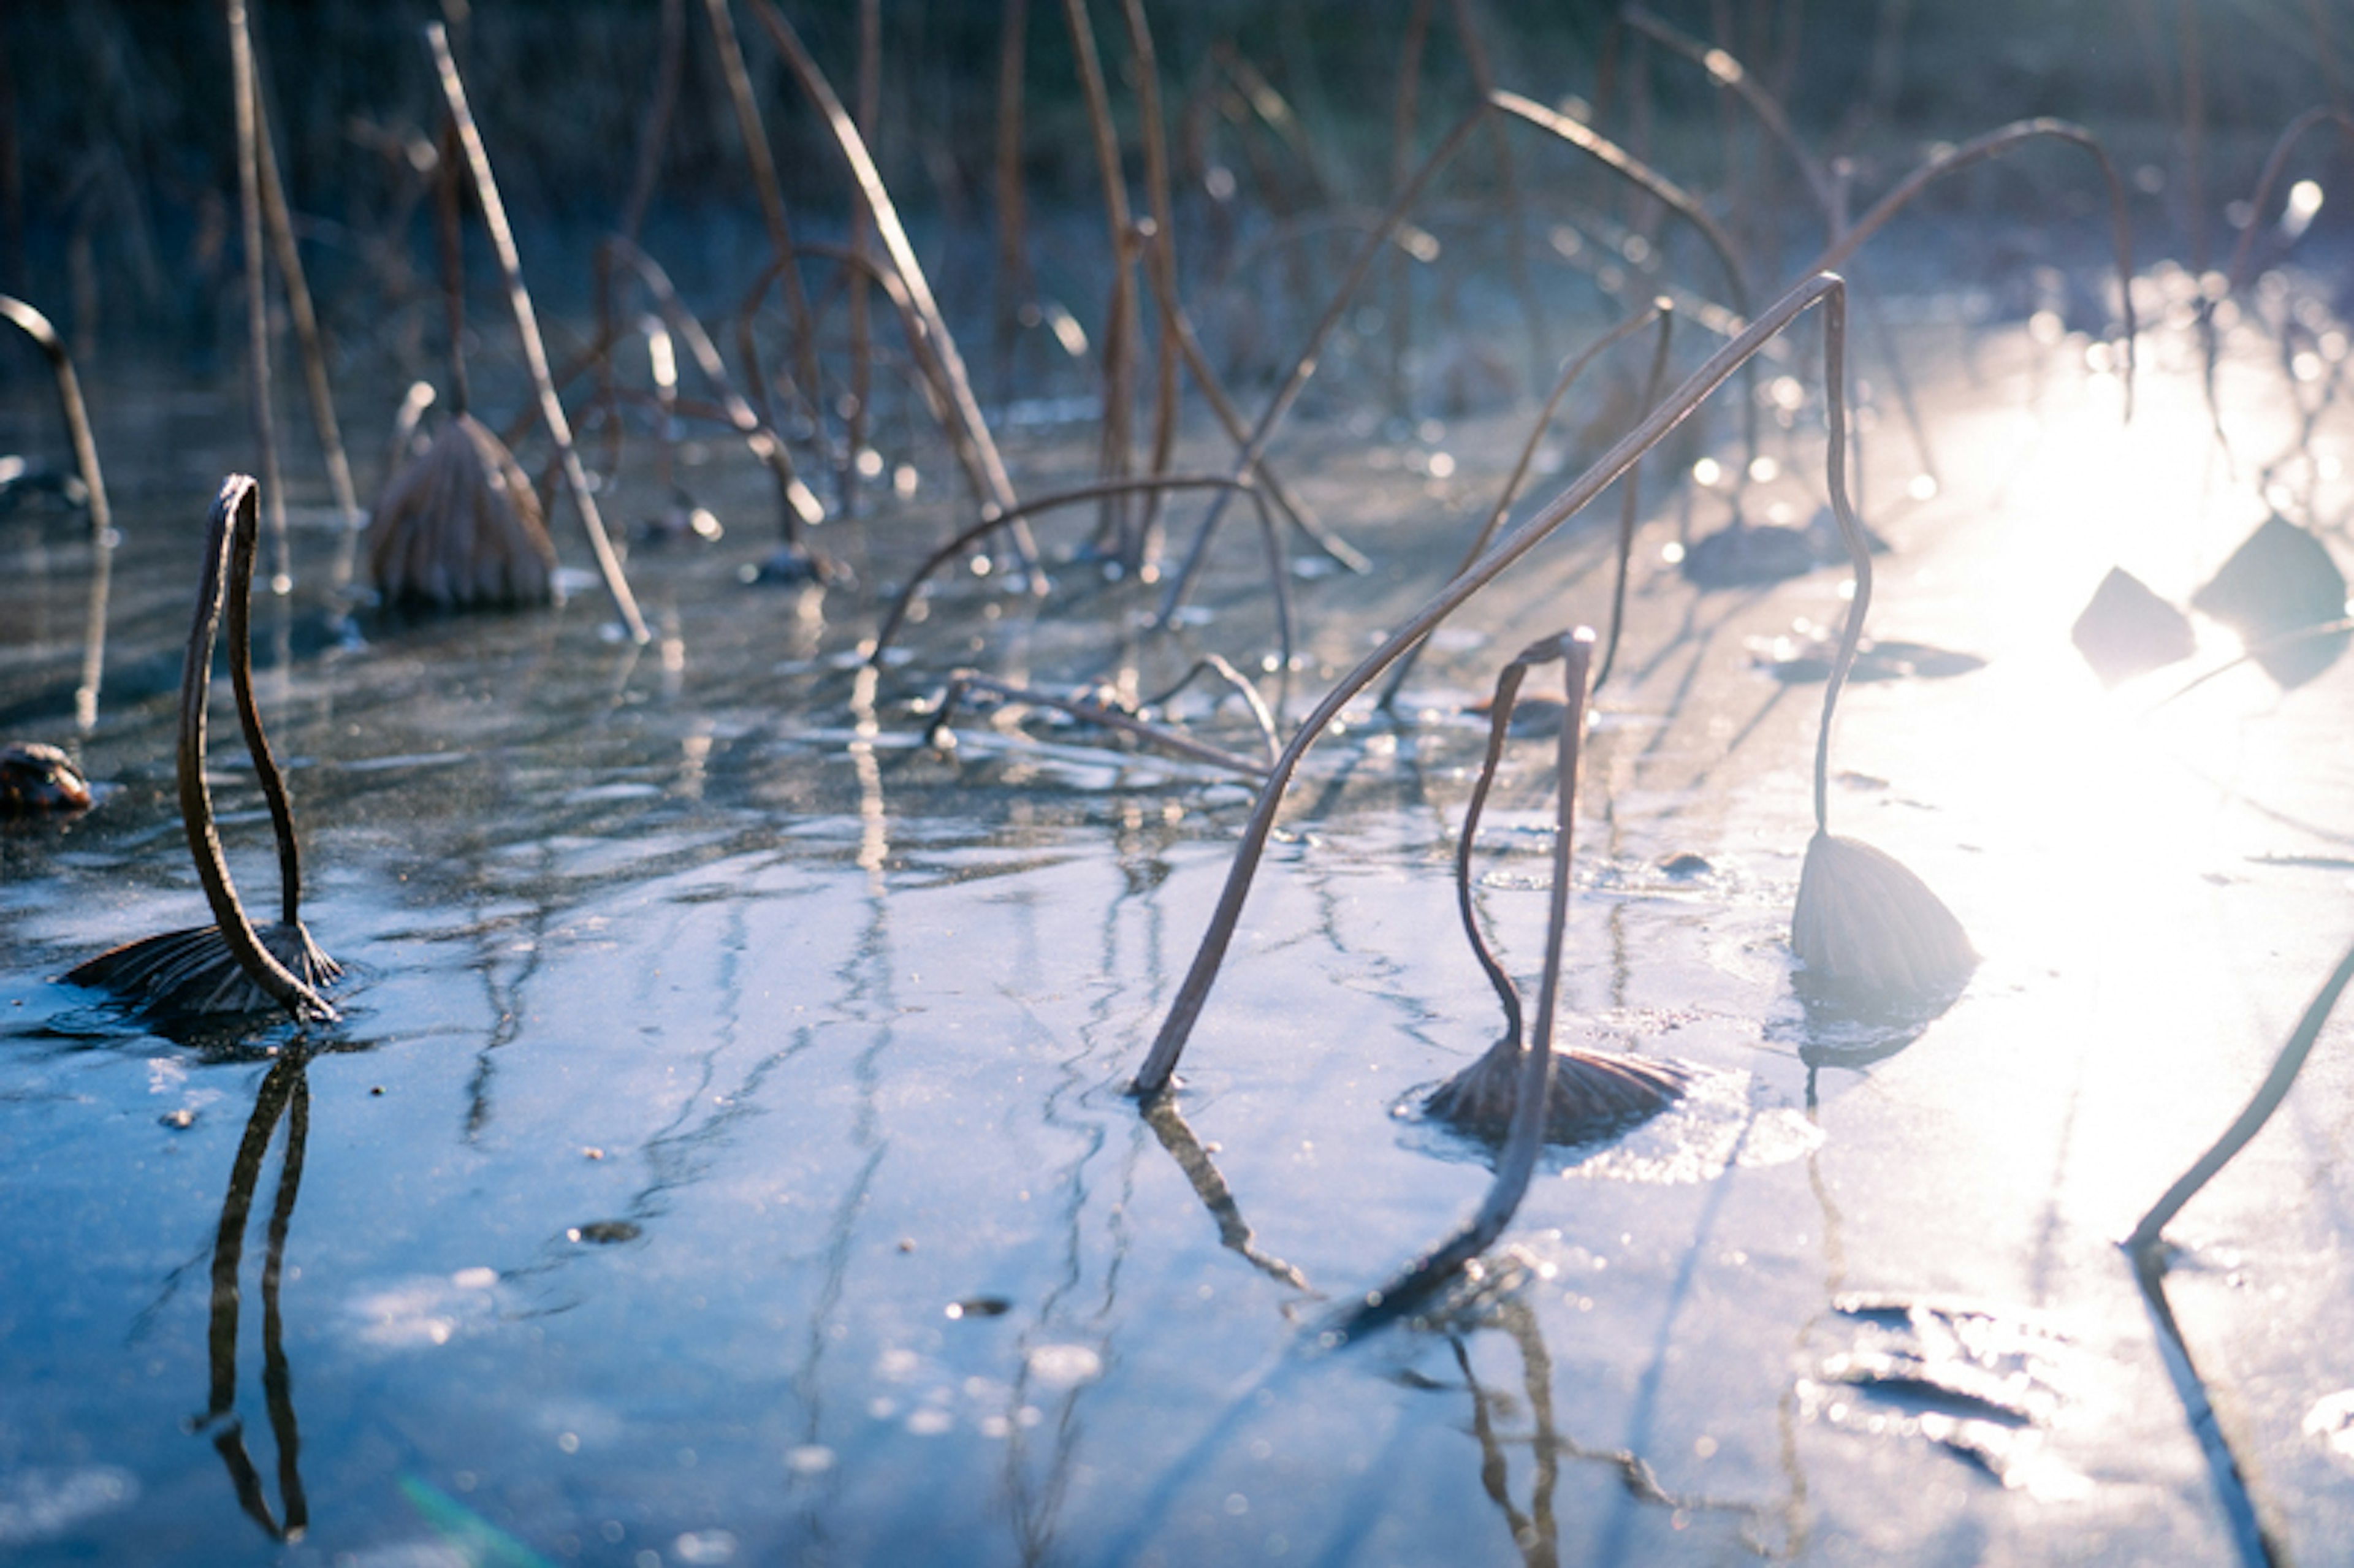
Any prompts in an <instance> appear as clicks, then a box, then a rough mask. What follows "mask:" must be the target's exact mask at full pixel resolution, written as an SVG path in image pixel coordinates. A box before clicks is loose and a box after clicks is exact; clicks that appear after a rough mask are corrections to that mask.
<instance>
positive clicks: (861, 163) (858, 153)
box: [752, 0, 1045, 592]
mask: <svg viewBox="0 0 2354 1568" xmlns="http://www.w3.org/2000/svg"><path fill="white" fill-rule="evenodd" d="M752 14H753V15H754V16H758V17H759V19H760V23H761V26H765V27H766V28H768V30H769V37H771V38H773V39H774V40H775V41H776V45H777V48H778V49H779V51H780V52H782V53H783V55H784V57H785V59H786V62H787V63H788V64H789V65H790V66H791V67H792V70H793V75H794V77H795V78H796V79H798V80H799V81H800V82H801V90H802V91H803V92H805V93H807V94H808V95H809V99H810V101H811V103H812V104H814V105H815V106H816V107H817V110H818V111H819V113H820V114H821V115H822V116H823V118H824V120H825V122H826V126H827V128H828V129H829V130H830V131H832V133H833V139H834V143H835V144H836V145H837V146H838V147H840V148H841V150H842V156H843V162H844V163H846V164H848V165H849V166H850V174H851V178H852V179H853V180H854V182H856V184H857V186H858V190H859V194H860V195H861V196H863V197H864V199H865V202H866V206H867V209H868V211H870V212H872V213H873V214H874V217H875V232H876V233H877V235H878V236H879V237H880V238H882V241H883V249H885V252H887V253H888V254H889V256H890V258H891V265H892V266H893V267H894V268H896V270H898V273H899V282H900V285H901V286H902V287H903V288H905V289H906V290H907V298H908V300H909V301H910V302H912V303H913V304H914V305H915V308H916V312H917V314H918V315H919V316H920V317H921V318H922V320H923V326H924V333H923V336H922V337H921V338H920V339H918V340H917V342H918V345H919V353H918V355H917V363H918V364H920V365H923V366H927V368H928V371H929V372H930V373H931V374H932V375H933V376H934V377H935V378H936V380H937V381H938V385H939V391H940V393H941V395H942V397H943V398H944V400H945V401H946V402H947V404H948V406H949V408H952V409H954V410H955V413H956V418H957V421H958V422H959V423H960V425H961V426H962V427H963V429H964V436H965V440H966V442H967V443H968V444H969V446H970V449H971V451H972V454H973V457H974V460H975V466H976V467H977V468H978V470H979V471H978V473H977V474H976V475H975V476H974V478H975V489H976V490H977V491H978V492H979V494H980V497H981V503H982V504H983V505H984V506H993V507H994V508H996V509H997V510H998V511H999V512H1001V513H1005V512H1012V511H1013V510H1014V509H1015V508H1016V507H1017V506H1019V505H1020V504H1021V502H1020V500H1019V498H1018V497H1016V496H1015V494H1014V493H1013V480H1012V479H1011V478H1010V477H1009V476H1008V475H1007V473H1006V471H1005V463H1004V461H1003V460H1002V458H1001V457H1000V456H999V455H998V451H997V443H996V442H995V441H994V440H991V437H990V433H989V422H988V421H987V420H986V419H984V418H981V405H980V404H979V403H978V402H977V401H975V400H974V397H973V395H972V382H971V379H970V377H969V376H966V374H965V368H964V360H963V358H962V357H961V356H960V355H959V354H958V353H957V346H956V339H955V338H954V337H952V336H951V335H949V324H948V322H947V320H946V318H944V317H943V316H942V315H941V314H940V307H939V303H938V301H936V300H935V299H934V298H933V297H932V287H931V284H930V283H929V282H928V281H927V280H926V279H925V276H924V269H923V266H922V264H921V263H919V262H918V261H917V260H916V249H915V247H914V246H913V245H911V244H909V243H908V240H907V229H906V228H905V227H903V226H902V225H901V224H900V222H899V210H898V208H897V207H895V206H894V205H893V204H892V201H891V193H890V191H889V190H888V189H886V188H885V185H884V184H883V175H882V174H881V173H880V171H878V170H877V169H876V168H875V160H874V159H873V157H871V156H870V155H869V154H868V153H867V151H866V142H865V139H864V137H862V136H860V135H859V133H858V127H857V126H856V125H855V124H854V123H853V122H852V121H851V118H850V116H849V114H848V112H847V111H844V110H843V107H842V101H841V100H840V99H839V98H836V97H835V96H834V93H833V89H832V86H830V85H829V84H828V83H827V81H826V79H825V74H824V73H823V72H822V71H821V70H819V69H818V66H817V61H816V60H815V59H814V58H811V55H810V52H809V50H808V49H807V48H804V47H803V46H802V43H801V35H800V34H798V33H796V32H795V31H793V26H792V24H791V23H790V22H788V21H786V20H785V18H784V15H783V13H781V12H779V10H778V9H777V8H776V6H775V5H772V4H770V0H752ZM1007 534H1008V536H1009V537H1011V538H1012V540H1013V548H1014V553H1015V556H1017V557H1018V558H1019V559H1020V561H1021V563H1022V567H1023V572H1024V573H1025V574H1026V575H1027V576H1028V577H1029V579H1030V584H1031V588H1032V591H1033V592H1043V591H1044V588H1045V578H1044V574H1043V573H1042V571H1041V570H1040V568H1039V564H1038V546H1037V542H1036V541H1035V540H1034V539H1033V538H1032V537H1031V536H1030V531H1029V529H1028V528H1027V526H1025V525H1024V524H1023V523H1022V521H1021V520H1020V519H1019V518H1016V519H1014V520H1013V522H1011V523H1010V524H1007Z"/></svg>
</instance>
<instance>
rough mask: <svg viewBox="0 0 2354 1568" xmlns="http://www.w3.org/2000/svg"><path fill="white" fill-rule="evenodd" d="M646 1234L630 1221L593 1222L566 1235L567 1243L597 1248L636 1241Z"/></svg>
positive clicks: (577, 1227)
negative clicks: (583, 1243)
mask: <svg viewBox="0 0 2354 1568" xmlns="http://www.w3.org/2000/svg"><path fill="white" fill-rule="evenodd" d="M643 1234H645V1232H644V1229H643V1227H642V1226H640V1225H638V1224H635V1223H634V1222H632V1221H629V1220H591V1221H589V1222H588V1224H585V1225H575V1226H574V1227H573V1228H572V1229H570V1230H568V1231H567V1232H565V1233H564V1235H565V1239H566V1240H567V1241H576V1242H587V1243H590V1244H592V1245H597V1246H611V1245H613V1244H614V1243H616V1242H625V1241H635V1240H637V1239H638V1237H639V1236H641V1235H643Z"/></svg>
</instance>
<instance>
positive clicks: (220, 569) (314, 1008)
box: [177, 474, 336, 1022]
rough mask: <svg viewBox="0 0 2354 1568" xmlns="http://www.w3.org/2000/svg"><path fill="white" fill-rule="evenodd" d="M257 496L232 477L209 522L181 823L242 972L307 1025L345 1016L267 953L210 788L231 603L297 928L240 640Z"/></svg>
mask: <svg viewBox="0 0 2354 1568" xmlns="http://www.w3.org/2000/svg"><path fill="white" fill-rule="evenodd" d="M255 489H256V486H255V484H254V482H253V480H252V479H250V478H249V477H248V476H246V475H244V474H232V475H230V476H229V478H228V480H227V481H226V482H223V483H222V485H221V488H220V494H219V496H218V497H217V499H215V501H214V502H213V509H212V514H211V515H210V516H209V517H208V518H207V521H206V534H205V563H204V577H203V579H202V581H201V583H200V584H199V586H198V588H197V589H196V625H195V626H194V627H193V628H192V629H191V630H190V631H189V633H188V652H187V657H186V660H185V661H184V662H183V663H182V665H181V668H180V745H179V756H178V759H177V760H178V767H177V773H178V779H179V796H180V821H181V823H182V825H183V826H184V827H185V828H186V830H187V835H188V848H189V850H190V852H191V853H193V854H194V855H195V857H196V880H197V881H198V882H199V883H201V884H202V885H203V886H204V890H205V902H206V903H207V905H209V906H211V908H212V912H213V923H214V924H215V926H217V927H218V928H219V930H220V934H221V938H222V940H223V941H224V942H226V943H227V944H228V950H229V951H230V953H231V954H233V955H234V956H235V957H236V959H237V961H238V964H239V967H240V968H242V969H244V970H245V972H246V973H247V974H248V975H249V976H251V977H252V978H253V981H254V983H255V984H256V985H259V986H260V988H261V989H262V990H263V991H267V992H268V993H269V994H270V999H271V1000H272V1001H276V1002H277V1003H278V1005H279V1006H281V1007H282V1008H284V1009H285V1010H286V1011H287V1012H289V1013H291V1014H292V1015H293V1017H294V1018H295V1019H296V1020H297V1021H298V1022H324V1021H328V1020H332V1019H334V1017H335V1016H336V1014H335V1010H334V1008H333V1007H331V1006H329V1005H328V1003H327V1001H326V999H325V998H324V997H323V996H321V995H320V994H319V993H318V992H317V991H313V990H312V989H311V987H310V986H309V985H307V984H305V983H304V982H303V981H302V980H301V979H300V978H299V977H298V976H296V975H295V974H294V973H293V971H292V970H291V969H288V968H287V967H286V966H285V965H283V964H281V963H280V962H279V961H278V959H277V958H276V957H275V956H273V955H272V954H271V953H270V949H269V948H265V947H263V946H262V944H261V938H260V937H259V936H257V935H256V934H255V932H254V929H253V922H252V921H250V920H249V919H248V918H247V917H246V913H245V906H244V905H243V904H242V903H241V902H239V898H238V895H237V885H236V884H235V883H233V882H232V881H230V880H229V874H228V860H227V858H226V857H225V856H224V855H223V854H222V853H221V842H220V832H219V830H218V829H217V827H216V826H215V824H214V821H213V798H212V792H211V791H210V790H209V789H207V788H206V787H205V732H206V728H207V723H206V719H207V709H208V708H209V706H210V699H211V696H212V675H213V643H214V639H215V637H216V635H217V630H218V629H219V626H220V621H221V610H222V600H223V599H224V598H226V599H228V608H229V614H230V620H231V625H232V627H233V629H234V630H232V631H231V633H230V637H231V641H230V644H229V668H230V671H231V676H232V679H233V680H234V681H235V682H236V684H237V691H238V717H239V722H240V723H243V724H245V726H246V740H247V744H248V745H249V746H250V747H252V748H253V764H254V768H255V770H256V772H257V773H259V774H260V776H261V779H262V789H263V791H264V793H265V794H267V795H268V796H269V797H270V826H271V827H272V828H273V829H278V830H279V831H280V832H281V838H280V840H279V846H278V862H279V868H280V874H281V877H282V878H283V879H284V880H283V884H282V886H281V893H280V899H281V904H282V905H283V906H284V907H285V908H286V910H287V914H288V916H289V918H290V920H291V919H292V915H293V912H294V906H295V900H296V899H298V898H299V897H300V890H301V882H300V879H299V874H298V872H299V868H298V865H297V859H298V857H297V853H296V851H295V849H294V841H293V834H292V821H291V819H290V818H288V817H287V816H285V815H284V814H283V813H284V798H285V782H284V780H283V779H282V778H281V777H280V775H279V773H278V769H277V765H276V763H275V762H274V761H272V760H271V759H270V752H269V748H268V746H267V743H266V742H265V741H264V740H263V739H262V736H261V731H260V722H259V720H258V718H256V719H249V718H248V716H247V715H248V714H249V705H250V703H251V702H252V685H251V682H252V673H251V655H250V653H249V652H248V651H247V642H246V639H245V638H244V637H243V636H241V635H239V633H240V632H242V631H243V630H244V629H245V624H246V622H245V617H246V611H245V609H244V608H243V601H244V600H245V599H247V598H248V594H249V589H248V588H246V587H245V586H244V585H246V584H248V583H249V581H250V567H251V565H252V562H253V556H254V552H255V541H256V539H257V537H258V536H259V535H260V526H261V524H260V505H259V503H258V502H259V498H258V497H257V496H256V494H255ZM233 538H234V546H233V545H232V539H233ZM232 553H234V554H235V556H236V558H237V560H238V562H239V565H240V566H241V567H244V568H246V570H245V571H244V572H243V573H242V574H240V575H239V576H237V577H236V578H235V579H234V581H232V580H231V579H230V577H229V575H228V574H229V571H230V557H231V556H232Z"/></svg>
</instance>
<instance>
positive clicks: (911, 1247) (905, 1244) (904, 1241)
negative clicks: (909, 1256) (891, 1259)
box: [899, 1236, 916, 1252]
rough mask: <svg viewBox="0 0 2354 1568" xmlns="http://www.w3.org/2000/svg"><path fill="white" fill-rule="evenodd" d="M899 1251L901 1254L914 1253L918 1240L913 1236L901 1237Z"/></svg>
mask: <svg viewBox="0 0 2354 1568" xmlns="http://www.w3.org/2000/svg"><path fill="white" fill-rule="evenodd" d="M899 1250H900V1251H901V1252H913V1251H915V1250H916V1238H915V1237H913V1236H901V1237H900V1238H899Z"/></svg>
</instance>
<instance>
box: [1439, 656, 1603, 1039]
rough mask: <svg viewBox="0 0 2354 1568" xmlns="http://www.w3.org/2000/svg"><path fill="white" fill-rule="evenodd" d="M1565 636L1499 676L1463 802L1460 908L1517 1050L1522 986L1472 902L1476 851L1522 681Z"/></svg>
mask: <svg viewBox="0 0 2354 1568" xmlns="http://www.w3.org/2000/svg"><path fill="white" fill-rule="evenodd" d="M1559 641H1561V639H1559V638H1558V637H1552V638H1547V639H1546V640H1545V641H1543V642H1539V643H1537V644H1535V645H1533V646H1532V647H1529V648H1525V649H1522V651H1521V652H1520V655H1519V656H1518V657H1517V658H1515V659H1514V660H1513V661H1512V662H1511V663H1509V664H1507V665H1505V666H1504V668H1503V672H1502V673H1500V674H1499V675H1498V676H1497V677H1496V692H1495V695H1494V696H1493V697H1491V698H1490V700H1489V704H1488V755H1487V756H1486V758H1483V759H1482V760H1481V762H1480V764H1479V778H1478V779H1476V780H1474V781H1473V783H1472V785H1471V800H1470V803H1469V804H1468V805H1466V806H1465V807H1464V808H1463V832H1462V835H1461V837H1460V838H1458V840H1457V841H1456V844H1455V907H1456V911H1457V913H1458V914H1459V915H1460V916H1462V919H1463V936H1464V938H1465V939H1466V940H1468V941H1469V943H1470V944H1471V956H1472V957H1473V958H1475V959H1479V969H1480V972H1481V973H1483V974H1485V975H1486V976H1487V977H1488V983H1489V984H1490V986H1492V987H1494V988H1495V991H1496V1000H1497V1001H1499V1002H1501V1003H1502V1004H1503V1008H1504V1037H1505V1038H1506V1039H1507V1040H1510V1041H1511V1043H1512V1048H1513V1049H1514V1050H1518V1049H1519V1048H1520V1044H1521V992H1520V988H1519V987H1517V986H1515V985H1514V984H1512V977H1511V976H1510V975H1508V974H1506V973H1505V972H1504V966H1503V965H1501V964H1500V963H1498V962H1497V961H1496V955H1495V954H1494V953H1493V952H1492V951H1490V948H1489V947H1488V937H1487V933H1486V932H1484V931H1482V930H1480V929H1479V913H1478V912H1477V911H1476V910H1474V909H1473V908H1472V907H1471V852H1472V850H1473V849H1474V848H1475V847H1476V846H1477V845H1478V843H1479V818H1480V815H1481V813H1482V812H1484V811H1485V810H1487V807H1488V791H1489V789H1490V787H1492V786H1493V785H1494V784H1495V782H1496V769H1497V767H1498V765H1499V764H1500V763H1501V762H1502V761H1503V759H1504V743H1505V741H1507V740H1509V739H1510V738H1511V728H1512V706H1513V705H1514V704H1515V703H1516V702H1518V701H1519V699H1520V694H1521V683H1522V681H1523V680H1524V679H1526V678H1527V676H1528V673H1529V666H1530V665H1531V664H1532V663H1533V662H1536V661H1537V660H1538V659H1539V658H1540V657H1544V656H1548V655H1549V656H1551V657H1554V658H1558V657H1560V656H1561V655H1560V652H1559V650H1558V649H1557V648H1556V647H1554V644H1556V643H1558V642H1559ZM1575 700H1576V702H1577V703H1579V704H1583V703H1584V701H1585V689H1584V687H1583V685H1582V684H1581V685H1580V687H1579V690H1578V696H1577V698H1576V699H1575ZM1574 787H1575V785H1574V783H1573V781H1572V780H1571V779H1570V778H1569V777H1568V776H1566V775H1564V778H1563V779H1562V788H1563V789H1564V790H1566V789H1573V788H1574Z"/></svg>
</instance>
